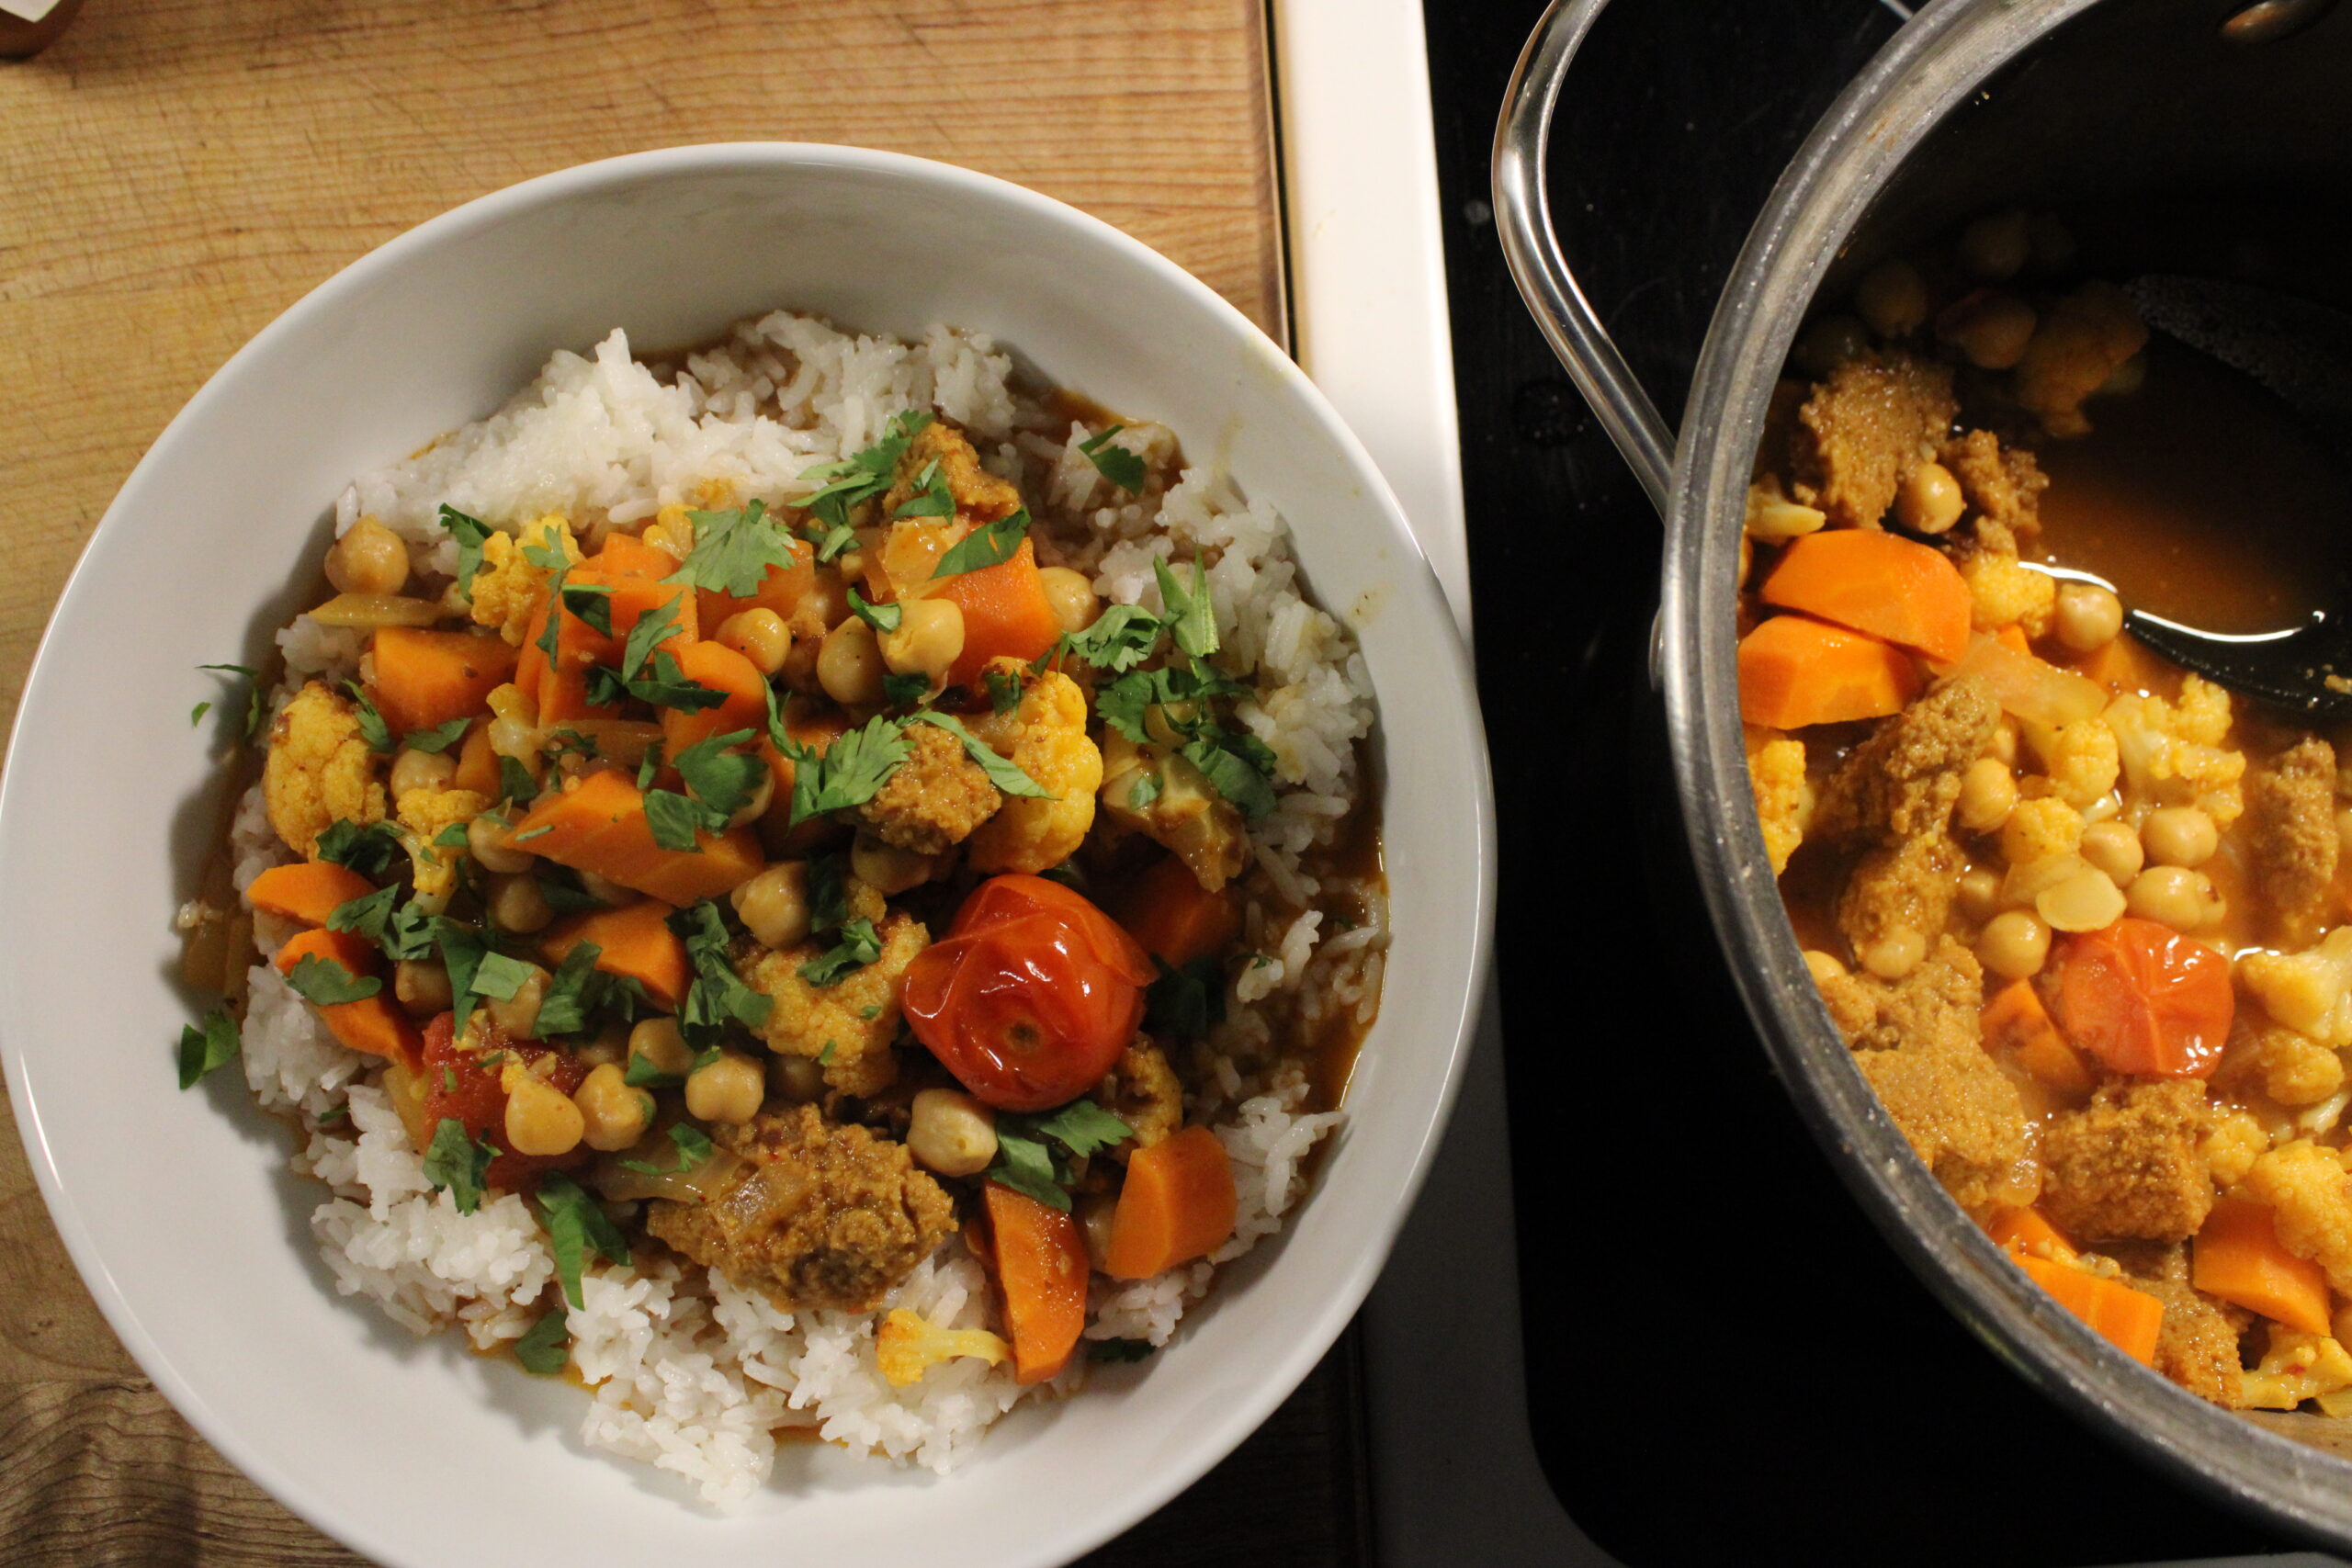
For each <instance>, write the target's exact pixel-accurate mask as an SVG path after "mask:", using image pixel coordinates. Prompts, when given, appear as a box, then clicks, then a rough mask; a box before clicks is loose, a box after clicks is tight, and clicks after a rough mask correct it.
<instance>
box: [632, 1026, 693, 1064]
mask: <svg viewBox="0 0 2352 1568" xmlns="http://www.w3.org/2000/svg"><path fill="white" fill-rule="evenodd" d="M628 1054H629V1055H631V1056H633V1057H635V1058H637V1059H638V1060H639V1061H642V1062H643V1063H644V1064H645V1065H646V1066H648V1067H650V1068H651V1069H652V1070H653V1071H655V1072H657V1073H661V1074H662V1075H663V1076H665V1077H673V1078H682V1077H685V1076H686V1074H687V1073H688V1072H689V1071H691V1070H692V1069H693V1067H694V1065H695V1053H694V1047H693V1046H691V1045H688V1044H687V1043H686V1037H685V1036H684V1035H683V1034H681V1033H679V1032H678V1021H677V1020H676V1019H674V1018H646V1019H639V1021H638V1023H637V1027H636V1028H634V1029H632V1030H630V1031H629V1032H628Z"/></svg>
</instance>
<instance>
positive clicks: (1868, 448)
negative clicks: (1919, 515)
mask: <svg viewBox="0 0 2352 1568" xmlns="http://www.w3.org/2000/svg"><path fill="white" fill-rule="evenodd" d="M1958 412H1959V404H1958V403H1957V402H1955V401H1954V400H1953V398H1952V389H1951V369H1950V368H1949V367H1945V366H1942V365H1939V364H1937V363H1935V362H1934V361H1933V360H1928V359H1922V358H1919V357H1917V356H1916V355H1904V354H1890V355H1862V356H1860V358H1856V359H1849V360H1848V361H1847V362H1846V363H1845V364H1843V365H1841V366H1839V367H1838V368H1837V369H1836V370H1835V371H1833V372H1831V373H1830V376H1829V378H1828V379H1826V380H1825V381H1823V382H1821V383H1820V384H1819V385H1818V386H1816V387H1815V389H1814V390H1813V395H1812V397H1810V398H1808V399H1807V400H1805V404H1804V407H1803V408H1802V409H1799V410H1798V411H1797V420H1796V425H1795V428H1794V429H1793V430H1792V432H1791V434H1790V441H1789V469H1790V471H1789V480H1790V487H1789V493H1790V494H1791V495H1792V497H1793V498H1794V499H1795V500H1797V501H1800V502H1804V504H1805V505H1807V506H1815V507H1819V508H1820V509H1821V510H1822V511H1824V512H1826V513H1828V514H1829V525H1830V526H1831V527H1833V528H1875V527H1877V526H1878V525H1879V519H1880V518H1882V517H1883V516H1884V515H1885V514H1886V509H1887V507H1888V506H1889V505H1891V504H1893V502H1894V492H1895V491H1896V489H1897V488H1898V487H1900V486H1901V484H1902V482H1903V480H1904V479H1905V477H1906V476H1908V475H1909V474H1910V472H1911V470H1912V469H1914V468H1917V467H1918V466H1919V465H1920V464H1922V463H1924V462H1926V461H1928V459H1929V458H1931V457H1934V456H1935V454H1936V450H1937V448H1938V447H1939V446H1941V445H1942V444H1943V440H1944V437H1945V435H1946V434H1948V433H1949V432H1950V431H1951V423H1952V419H1953V417H1954V416H1955V415H1956V414H1957V413H1958Z"/></svg>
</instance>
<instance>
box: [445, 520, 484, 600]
mask: <svg viewBox="0 0 2352 1568" xmlns="http://www.w3.org/2000/svg"><path fill="white" fill-rule="evenodd" d="M441 526H442V527H444V528H447V530H448V531H449V532H450V533H451V534H453V535H455V536H457V540H458V593H459V594H460V595H461V596H462V597H463V598H464V599H465V601H466V603H467V604H472V603H473V602H474V574H475V573H476V572H478V571H480V570H481V547H482V545H483V544H484V543H485V542H486V541H487V540H488V539H489V538H490V535H491V526H490V525H489V524H487V523H485V522H483V521H482V520H481V518H479V517H469V516H467V515H466V514H465V513H462V512H460V511H458V509H457V508H456V507H454V506H452V505H450V504H449V503H448V502H446V501H445V502H442V503H441Z"/></svg>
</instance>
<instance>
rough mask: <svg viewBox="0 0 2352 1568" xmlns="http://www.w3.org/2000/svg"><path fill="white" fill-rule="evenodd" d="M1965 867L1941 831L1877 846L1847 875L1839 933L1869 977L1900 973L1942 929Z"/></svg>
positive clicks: (1956, 846)
mask: <svg viewBox="0 0 2352 1568" xmlns="http://www.w3.org/2000/svg"><path fill="white" fill-rule="evenodd" d="M1967 868H1968V857H1967V856H1966V855H1964V854H1963V853H1962V852H1961V848H1960V845H1959V844H1958V843H1956V842H1954V841H1953V840H1952V836H1951V834H1950V833H1948V832H1945V831H1943V830H1941V829H1938V830H1936V831H1933V832H1925V833H1915V834H1914V835H1912V836H1911V837H1910V838H1908V839H1905V840H1903V841H1902V842H1901V843H1899V844H1893V845H1882V846H1881V847H1880V848H1878V849H1874V850H1872V851H1871V852H1869V853H1867V854H1865V855H1864V856H1862V858H1861V859H1860V861H1859V862H1857V863H1855V866H1854V870H1853V873H1852V874H1851V875H1849V876H1848V877H1847V879H1846V886H1845V890H1844V891H1843V892H1841V893H1839V894H1838V930H1839V931H1842V932H1844V933H1845V937H1846V941H1847V942H1849V943H1850V944H1851V945H1852V947H1853V950H1854V953H1855V956H1856V957H1858V958H1859V959H1860V960H1861V962H1862V964H1864V965H1865V966H1866V967H1868V968H1869V969H1870V970H1871V972H1872V973H1873V974H1879V975H1889V976H1894V975H1900V974H1902V973H1903V972H1904V971H1905V970H1907V969H1908V968H1909V967H1910V965H1911V964H1913V963H1916V962H1917V960H1918V958H1919V956H1920V955H1921V954H1923V953H1926V952H1927V951H1928V943H1929V942H1932V941H1933V940H1934V939H1935V937H1936V936H1937V934H1938V933H1939V932H1940V931H1942V930H1943V929H1944V922H1945V921H1946V920H1947V919H1950V918H1951V907H1952V904H1953V901H1954V900H1955V899H1957V898H1958V897H1959V896H1960V874H1961V873H1962V872H1963V871H1965V870H1966V869H1967Z"/></svg>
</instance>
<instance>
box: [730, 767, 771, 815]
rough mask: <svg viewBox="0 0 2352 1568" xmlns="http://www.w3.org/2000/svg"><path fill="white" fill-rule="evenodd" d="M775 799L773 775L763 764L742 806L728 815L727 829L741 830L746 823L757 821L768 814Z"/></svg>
mask: <svg viewBox="0 0 2352 1568" xmlns="http://www.w3.org/2000/svg"><path fill="white" fill-rule="evenodd" d="M774 801H775V773H771V772H769V771H768V769H767V767H766V766H765V764H763V765H762V766H761V768H760V776H759V777H758V779H756V780H755V781H753V783H752V793H751V795H749V796H748V797H747V798H746V799H745V800H744V802H743V804H742V805H741V806H739V807H736V808H735V809H734V811H733V812H732V813H731V814H729V817H728V818H727V825H728V826H729V828H741V827H742V826H743V825H744V824H745V823H747V822H756V821H758V820H759V819H760V818H763V817H764V816H766V815H767V814H768V807H769V806H770V804H772V803H773V802H774Z"/></svg>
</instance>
